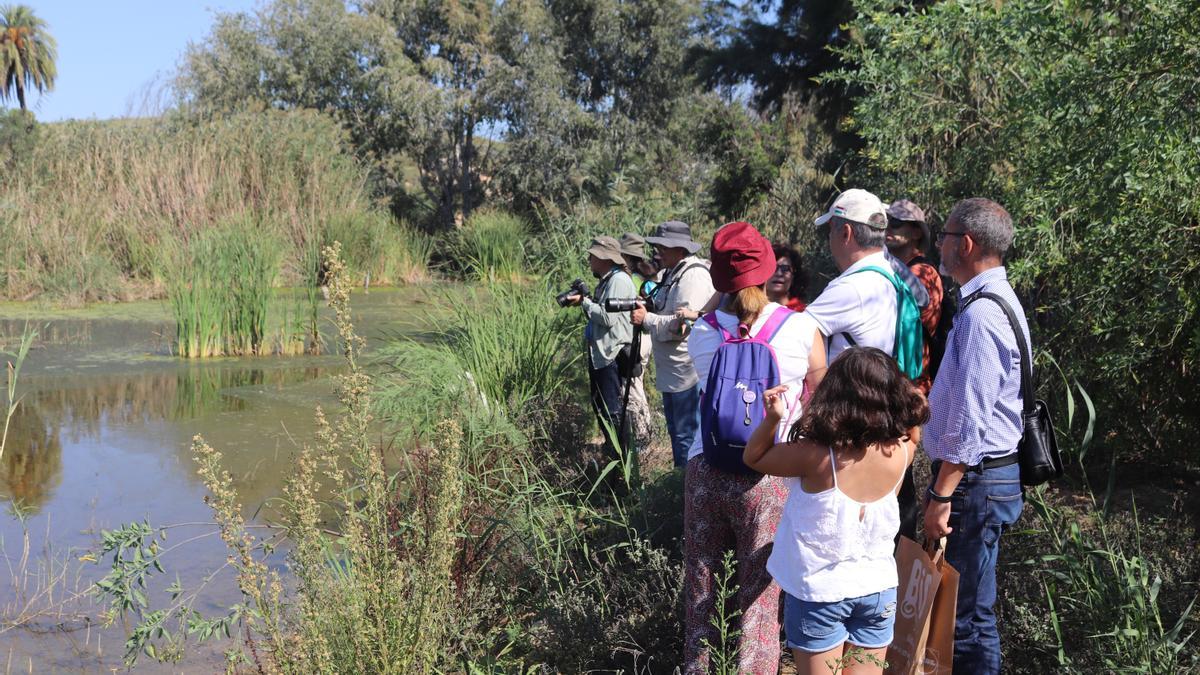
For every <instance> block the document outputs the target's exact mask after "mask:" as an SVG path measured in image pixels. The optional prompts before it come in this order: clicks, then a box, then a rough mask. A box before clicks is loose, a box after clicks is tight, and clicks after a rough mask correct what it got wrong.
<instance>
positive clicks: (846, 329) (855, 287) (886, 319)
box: [804, 251, 897, 363]
mask: <svg viewBox="0 0 1200 675" xmlns="http://www.w3.org/2000/svg"><path fill="white" fill-rule="evenodd" d="M872 266H874V267H878V268H880V269H882V270H885V271H891V269H892V266H891V264H890V263H889V262H888V260H887V258H886V257H885V256H884V254H883V251H879V252H878V253H872V254H871V255H868V256H866V257H864V258H862V259H861V260H859V261H858V262H856V263H854V264H853V265H851V266H850V267H848V268H846V271H844V272H842V273H841V274H840V275H838V276H837V277H836V278H835V279H834V280H833V281H830V282H829V285H828V286H826V287H825V290H824V291H822V292H821V295H820V296H819V297H817V299H816V300H814V301H813V302H812V304H810V305H809V306H808V307H806V308H805V309H804V313H805V314H807V315H809V316H811V317H812V318H813V319H814V320H815V321H816V322H817V326H818V327H819V328H820V329H821V334H822V335H824V336H825V337H826V338H829V350H828V360H829V362H830V363H833V361H834V359H836V358H837V357H838V356H839V355H840V354H841V353H842V352H843V351H845V350H846V348H847V347H849V346H850V344H849V343H848V342H847V341H846V337H845V336H844V335H842V333H849V334H850V337H852V338H854V344H856V345H858V346H860V347H877V348H879V349H882V350H883V351H884V352H885V353H887V354H888V355H891V354H892V350H893V348H894V347H895V344H896V312H897V310H896V287H895V286H893V285H892V282H890V281H888V280H887V279H885V278H884V277H883V275H882V274H879V273H878V272H870V271H867V272H859V270H861V269H863V268H864V267H872ZM856 272H857V274H856Z"/></svg>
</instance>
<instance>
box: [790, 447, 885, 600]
mask: <svg viewBox="0 0 1200 675" xmlns="http://www.w3.org/2000/svg"><path fill="white" fill-rule="evenodd" d="M829 465H830V468H831V470H832V471H833V487H831V488H829V489H828V490H824V491H822V492H816V493H810V492H805V491H804V488H803V487H802V486H801V484H800V479H799V478H789V479H788V482H789V483H790V488H791V492H790V494H789V495H788V500H787V503H786V504H785V505H784V507H783V516H782V518H780V520H779V529H778V530H776V531H775V546H774V548H773V549H772V551H771V557H770V558H769V559H767V571H768V572H770V573H771V576H773V577H775V581H776V582H778V583H779V587H780V588H782V589H783V590H785V591H787V592H788V594H790V595H792V596H793V597H796V598H799V599H801V600H807V601H809V602H838V601H840V600H845V599H846V598H857V597H861V596H864V595H870V594H872V593H878V592H879V591H884V590H887V589H889V588H893V587H895V586H896V585H897V576H896V559H895V557H894V555H893V551H894V549H895V544H894V539H895V538H896V533H897V532H898V531H899V530H900V506H899V504H898V502H897V501H896V489H897V488H899V487H900V483H901V482H902V481H903V480H904V472H903V471H901V472H900V478H899V480H897V481H896V485H895V486H894V487H893V488H892V490H891V491H889V492H888V493H887V494H886V495H884V496H883V497H882V498H881V499H878V500H876V501H873V502H870V503H869V504H863V503H861V502H856V501H854V500H853V499H851V498H850V497H848V496H846V494H845V493H844V492H842V491H841V489H840V488H839V487H838V482H837V463H836V461H835V459H834V456H833V449H832V448H830V449H829ZM904 466H905V467H907V466H908V447H907V446H905V448H904ZM860 513H861V514H862V518H861V519H860V518H859V514H860Z"/></svg>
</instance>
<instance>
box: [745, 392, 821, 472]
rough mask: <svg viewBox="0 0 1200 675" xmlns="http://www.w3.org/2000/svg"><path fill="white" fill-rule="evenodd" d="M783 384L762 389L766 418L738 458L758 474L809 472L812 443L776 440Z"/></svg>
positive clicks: (780, 413)
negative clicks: (777, 441)
mask: <svg viewBox="0 0 1200 675" xmlns="http://www.w3.org/2000/svg"><path fill="white" fill-rule="evenodd" d="M786 390H787V386H786V385H780V386H778V387H772V388H771V389H768V390H766V391H765V392H763V398H764V399H765V400H764V401H763V405H764V406H766V413H767V414H766V417H765V418H764V419H763V421H762V423H761V424H759V425H758V427H756V428H755V429H754V433H752V434H750V440H749V441H747V442H746V449H745V450H743V451H742V461H743V462H745V463H746V466H748V467H750V468H751V469H754V470H755V471H757V472H759V473H765V474H768V475H771V476H785V477H791V476H802V475H804V474H806V473H808V472H809V470H810V469H811V465H812V455H811V454H810V452H811V450H812V448H814V447H816V444H815V443H813V442H812V441H809V440H808V439H801V440H800V441H798V442H796V443H776V442H775V433H776V430H777V429H778V428H779V421H780V420H781V419H783V413H784V405H783V393H784V392H785V391H786Z"/></svg>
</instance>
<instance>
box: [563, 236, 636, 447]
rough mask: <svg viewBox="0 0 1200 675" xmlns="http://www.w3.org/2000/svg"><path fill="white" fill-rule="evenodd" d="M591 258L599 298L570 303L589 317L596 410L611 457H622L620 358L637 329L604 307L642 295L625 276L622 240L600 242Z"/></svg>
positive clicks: (577, 297) (623, 316)
mask: <svg viewBox="0 0 1200 675" xmlns="http://www.w3.org/2000/svg"><path fill="white" fill-rule="evenodd" d="M587 253H588V267H589V268H590V269H591V271H592V275H593V276H595V277H596V278H597V279H599V280H600V281H599V282H598V283H597V284H596V291H595V293H594V294H592V295H591V296H588V295H584V294H580V293H573V294H571V295H570V296H568V303H569V304H572V305H578V306H579V307H580V308H582V309H583V315H584V316H585V317H587V328H586V329H585V330H584V337H585V340H586V341H587V355H588V382H589V388H590V390H591V399H592V409H593V410H594V411H595V413H596V418H597V419H598V420H599V421H600V427H601V431H602V432H604V437H605V442H604V448H605V451H606V452H607V453H608V454H609V455H610V456H612V457H616V449H615V446H614V445H613V444H612V436H613V435H616V434H620V433H621V429H622V426H621V424H622V421H623V419H622V418H623V411H622V409H621V406H622V400H621V399H622V394H623V393H624V390H625V381H624V378H622V377H621V373H620V368H619V367H618V365H617V355H618V354H620V352H621V349H622V348H623V347H626V346H628V345H629V344H630V342H632V340H633V324H632V323H630V320H629V313H628V312H608V311H605V309H604V301H605V300H608V299H610V298H612V299H622V300H632V299H634V298H636V297H637V290H636V289H634V287H633V279H632V278H630V276H629V273H628V272H626V271H625V259H624V258H622V257H621V245H620V244H619V243H618V242H617V240H616V239H613V238H612V237H608V236H600V237H596V238H595V239H592V241H591V244H590V245H589V246H588V249H587ZM606 427H607V429H606ZM609 432H611V433H609Z"/></svg>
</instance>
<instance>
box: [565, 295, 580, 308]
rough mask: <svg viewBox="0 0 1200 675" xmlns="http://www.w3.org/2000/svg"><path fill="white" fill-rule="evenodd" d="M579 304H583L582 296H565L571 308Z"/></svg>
mask: <svg viewBox="0 0 1200 675" xmlns="http://www.w3.org/2000/svg"><path fill="white" fill-rule="evenodd" d="M581 302H583V296H582V295H581V294H579V293H572V294H570V295H568V296H567V304H569V305H571V306H572V307H575V306H577V305H579V303H581Z"/></svg>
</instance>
